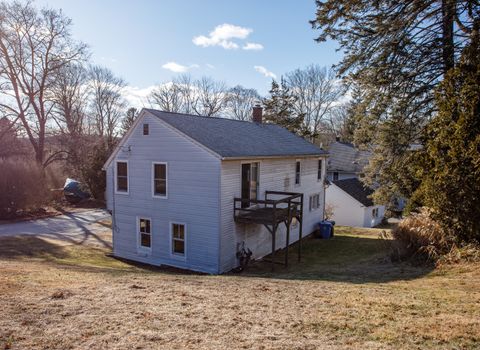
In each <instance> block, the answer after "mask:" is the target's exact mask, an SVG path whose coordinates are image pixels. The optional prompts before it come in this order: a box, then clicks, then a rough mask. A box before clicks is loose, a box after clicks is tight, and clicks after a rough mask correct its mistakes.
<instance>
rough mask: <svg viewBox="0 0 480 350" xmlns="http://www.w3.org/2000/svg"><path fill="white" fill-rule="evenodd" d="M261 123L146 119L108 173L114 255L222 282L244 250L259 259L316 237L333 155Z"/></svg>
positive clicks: (161, 115)
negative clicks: (217, 277) (301, 239)
mask: <svg viewBox="0 0 480 350" xmlns="http://www.w3.org/2000/svg"><path fill="white" fill-rule="evenodd" d="M253 117H254V118H253V119H254V121H255V122H243V121H236V120H230V119H224V118H214V117H199V116H193V115H186V114H177V113H168V112H162V111H157V110H152V109H143V110H142V111H141V113H140V114H139V117H138V118H137V119H136V121H135V123H134V125H133V126H132V127H131V128H130V130H129V131H128V132H127V134H126V135H125V136H124V137H123V138H122V140H121V141H120V143H119V145H118V146H117V148H116V150H115V151H114V152H113V154H112V155H111V157H110V158H109V159H108V161H107V162H106V163H105V165H104V169H105V170H106V174H107V192H106V198H107V207H108V209H109V210H111V211H112V221H113V223H112V227H113V254H114V255H115V256H118V257H122V258H126V259H130V260H135V261H139V262H143V263H148V264H152V265H170V266H175V267H179V268H184V269H190V270H196V271H202V272H207V273H213V274H217V273H223V272H226V271H229V270H231V269H233V268H235V267H237V266H238V265H239V259H238V258H237V252H238V251H239V250H240V249H241V247H243V246H244V247H245V248H248V249H250V250H251V251H252V252H253V256H252V257H253V258H260V257H263V256H265V255H267V254H270V253H272V251H273V252H274V251H275V250H277V249H280V248H284V247H285V246H286V242H287V232H288V233H289V238H290V239H289V242H290V243H293V242H295V241H297V240H298V239H299V237H302V236H306V235H308V234H310V233H311V232H312V231H314V230H315V228H316V225H317V223H318V222H319V221H321V220H322V219H323V209H324V183H325V175H326V172H325V169H326V157H327V152H326V151H324V150H322V149H321V148H319V147H317V146H315V145H313V144H311V143H309V142H307V141H305V140H304V139H302V138H300V137H298V136H296V135H294V134H292V133H290V132H289V131H287V130H286V129H283V128H281V127H279V126H277V125H273V124H263V123H262V110H261V108H260V107H255V108H254V113H253ZM270 191H278V192H282V193H272V192H270ZM285 192H287V193H285ZM301 199H303V201H302V200H301ZM273 208H275V209H273ZM273 210H275V213H276V214H275V215H272V213H273ZM257 214H258V215H257ZM273 217H275V220H276V222H275V224H274V225H270V226H268V225H265V223H264V220H270V218H273ZM293 217H295V218H293ZM262 220H263V222H262ZM272 220H273V219H272ZM287 223H288V224H287ZM287 227H288V228H289V230H287Z"/></svg>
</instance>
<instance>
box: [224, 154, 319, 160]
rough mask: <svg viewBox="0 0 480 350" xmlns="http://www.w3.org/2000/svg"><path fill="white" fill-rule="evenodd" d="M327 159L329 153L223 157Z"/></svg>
mask: <svg viewBox="0 0 480 350" xmlns="http://www.w3.org/2000/svg"><path fill="white" fill-rule="evenodd" d="M322 157H323V158H325V157H328V153H318V154H289V155H272V156H268V155H258V156H248V155H246V156H235V157H222V158H221V160H244V159H282V158H322Z"/></svg>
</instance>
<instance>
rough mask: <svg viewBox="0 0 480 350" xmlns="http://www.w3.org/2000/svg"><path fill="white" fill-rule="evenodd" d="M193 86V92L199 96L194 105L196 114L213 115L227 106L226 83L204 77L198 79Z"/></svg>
mask: <svg viewBox="0 0 480 350" xmlns="http://www.w3.org/2000/svg"><path fill="white" fill-rule="evenodd" d="M193 87H194V90H193V93H194V94H196V96H197V98H196V100H195V103H194V104H193V105H192V109H193V111H194V112H195V114H198V115H202V116H207V117H213V116H215V115H217V114H218V113H219V112H220V111H221V110H222V109H223V108H224V107H225V102H226V100H227V93H226V90H227V87H226V86H225V83H223V82H220V81H215V80H213V79H211V78H208V77H203V78H201V79H199V80H196V81H195V82H194V84H193Z"/></svg>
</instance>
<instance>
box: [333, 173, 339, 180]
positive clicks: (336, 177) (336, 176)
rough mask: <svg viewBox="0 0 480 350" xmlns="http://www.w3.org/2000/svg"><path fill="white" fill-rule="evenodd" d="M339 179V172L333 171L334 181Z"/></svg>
mask: <svg viewBox="0 0 480 350" xmlns="http://www.w3.org/2000/svg"><path fill="white" fill-rule="evenodd" d="M337 180H338V173H337V172H336V171H335V172H334V173H333V181H337Z"/></svg>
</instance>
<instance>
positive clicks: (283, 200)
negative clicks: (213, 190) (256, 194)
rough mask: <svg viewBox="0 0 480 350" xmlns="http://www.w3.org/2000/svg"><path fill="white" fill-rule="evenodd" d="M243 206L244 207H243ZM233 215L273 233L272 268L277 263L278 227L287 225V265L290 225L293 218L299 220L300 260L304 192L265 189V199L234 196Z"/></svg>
mask: <svg viewBox="0 0 480 350" xmlns="http://www.w3.org/2000/svg"><path fill="white" fill-rule="evenodd" d="M242 206H243V208H242ZM233 217H234V220H235V222H237V223H243V224H259V225H263V226H265V227H266V228H267V230H268V231H269V232H270V233H271V235H272V270H273V267H274V264H275V263H278V262H276V261H275V250H276V245H275V241H276V236H277V228H278V226H279V225H280V224H282V223H283V224H285V226H286V246H285V261H284V264H285V266H287V265H288V246H289V244H290V225H291V223H292V220H293V218H296V219H297V220H298V222H299V224H300V225H299V238H298V242H299V244H298V260H300V258H301V250H302V243H301V240H302V217H303V193H294V192H279V191H265V199H263V200H261V199H246V198H234V203H233Z"/></svg>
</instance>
